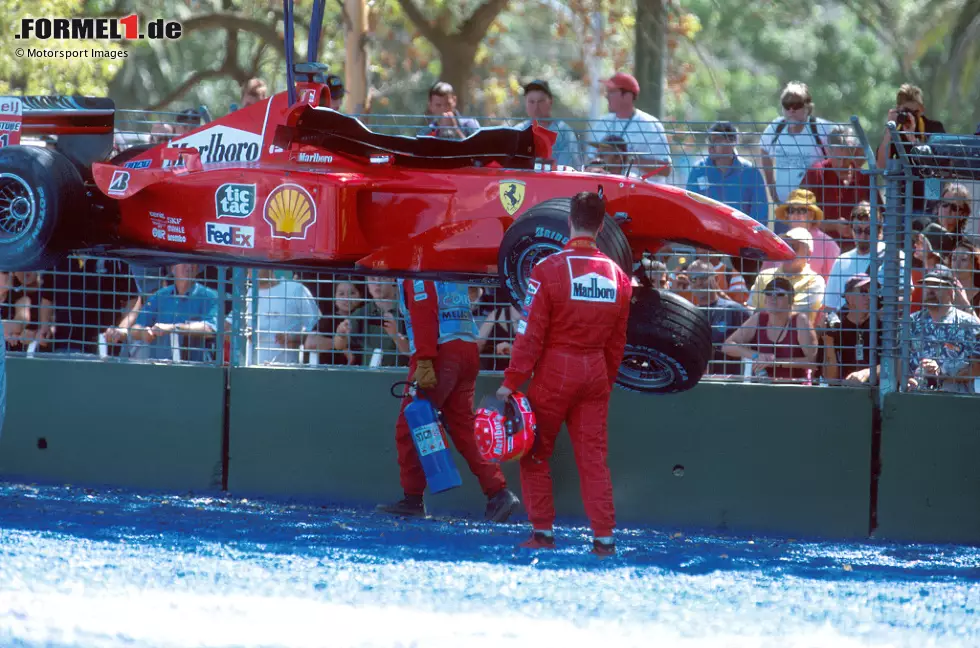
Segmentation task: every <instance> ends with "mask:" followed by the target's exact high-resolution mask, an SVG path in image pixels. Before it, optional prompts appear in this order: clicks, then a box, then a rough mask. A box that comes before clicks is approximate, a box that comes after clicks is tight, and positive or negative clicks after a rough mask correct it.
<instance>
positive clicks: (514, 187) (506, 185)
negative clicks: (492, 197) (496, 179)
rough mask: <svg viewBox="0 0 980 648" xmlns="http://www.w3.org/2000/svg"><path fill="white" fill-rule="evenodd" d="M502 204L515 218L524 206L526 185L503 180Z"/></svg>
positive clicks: (501, 190)
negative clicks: (516, 213) (515, 214)
mask: <svg viewBox="0 0 980 648" xmlns="http://www.w3.org/2000/svg"><path fill="white" fill-rule="evenodd" d="M500 204H501V205H503V206H504V209H506V210H507V213H508V214H510V215H511V216H513V215H514V213H515V212H516V211H517V210H518V209H520V208H521V205H523V204H524V183H523V182H521V181H520V180H501V181H500Z"/></svg>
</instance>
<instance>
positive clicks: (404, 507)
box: [378, 495, 425, 517]
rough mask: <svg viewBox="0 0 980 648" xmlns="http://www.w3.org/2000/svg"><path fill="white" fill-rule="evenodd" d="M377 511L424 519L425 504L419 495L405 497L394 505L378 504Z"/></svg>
mask: <svg viewBox="0 0 980 648" xmlns="http://www.w3.org/2000/svg"><path fill="white" fill-rule="evenodd" d="M378 510H379V511H381V512H382V513H388V514H390V515H401V516H402V517H425V502H424V501H423V500H422V496H421V495H406V496H405V498H404V499H402V500H400V501H398V502H395V503H394V504H379V505H378Z"/></svg>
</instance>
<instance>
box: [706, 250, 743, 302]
mask: <svg viewBox="0 0 980 648" xmlns="http://www.w3.org/2000/svg"><path fill="white" fill-rule="evenodd" d="M695 253H696V254H697V257H696V258H699V259H704V260H705V261H706V262H707V263H708V265H710V266H711V267H712V268H714V271H715V281H716V282H717V284H718V291H719V292H720V294H721V297H722V298H723V299H728V300H731V301H733V302H735V303H738V304H745V302H746V301H747V300H748V298H749V286H748V284H747V283H745V277H743V276H742V273H740V272H739V271H738V270H736V269H735V267H734V263H733V261H732V258H731V257H729V256H726V255H724V254H717V253H716V252H713V251H711V250H709V249H707V248H695Z"/></svg>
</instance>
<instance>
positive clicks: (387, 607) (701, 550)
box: [0, 484, 980, 648]
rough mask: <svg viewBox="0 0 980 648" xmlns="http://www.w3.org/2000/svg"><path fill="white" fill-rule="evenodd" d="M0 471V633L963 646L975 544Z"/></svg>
mask: <svg viewBox="0 0 980 648" xmlns="http://www.w3.org/2000/svg"><path fill="white" fill-rule="evenodd" d="M556 530H557V533H558V536H559V549H558V550H557V551H555V552H538V553H533V552H529V551H526V550H520V549H517V548H516V545H517V544H518V543H519V542H520V541H521V540H523V539H524V538H525V537H526V535H527V529H526V527H525V526H523V525H484V524H482V523H477V522H474V521H465V520H451V521H446V520H413V521H406V520H401V519H398V518H390V517H386V516H381V515H377V514H375V513H373V512H371V511H365V510H358V509H350V508H339V507H332V506H331V507H326V506H318V505H316V504H312V503H292V504H291V503H284V502H274V501H259V500H251V499H249V500H245V499H239V498H231V497H228V498H221V497H207V496H192V495H179V494H162V493H135V492H130V491H122V490H112V489H100V490H91V489H83V488H77V487H70V486H29V485H19V484H0V646H18V647H20V646H25V647H26V646H30V647H31V648H34V647H38V646H59V647H60V646H100V647H102V646H106V647H111V646H232V645H234V646H280V645H281V646H391V647H394V646H405V647H407V646H419V647H421V646H440V647H441V646H466V647H469V646H484V645H485V646H493V648H501V647H503V646H508V647H509V646H529V645H531V644H532V643H545V644H558V645H563V644H568V645H588V642H593V643H596V644H597V645H602V646H603V647H605V646H651V645H656V644H659V645H671V646H739V647H740V646H746V647H748V646H753V647H757V646H780V647H787V646H800V647H803V646H807V647H809V646H835V647H836V646H845V647H846V646H882V647H884V646H909V647H913V646H914V647H915V648H920V647H924V646H931V645H936V646H939V645H942V646H963V647H967V646H970V647H975V646H980V614H978V610H980V551H978V550H977V549H975V548H967V547H956V546H932V545H897V544H885V543H864V544H832V543H813V542H805V541H801V540H797V541H789V540H786V539H772V538H762V537H755V538H748V537H720V536H709V535H686V534H680V533H673V532H664V531H659V530H656V529H648V528H633V529H621V530H618V531H617V541H618V543H619V547H620V553H619V555H618V556H616V557H615V558H611V559H603V560H600V559H598V558H596V557H595V556H592V555H591V554H590V553H589V548H590V544H589V538H590V534H589V531H588V529H587V528H585V527H583V526H577V525H576V524H575V523H574V522H570V523H567V524H564V525H560V526H559V527H558V528H557V529H556Z"/></svg>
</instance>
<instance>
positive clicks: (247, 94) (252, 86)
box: [241, 78, 269, 108]
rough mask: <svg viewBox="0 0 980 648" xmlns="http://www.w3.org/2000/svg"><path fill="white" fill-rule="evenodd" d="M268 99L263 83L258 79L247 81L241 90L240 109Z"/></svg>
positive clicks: (267, 92)
mask: <svg viewBox="0 0 980 648" xmlns="http://www.w3.org/2000/svg"><path fill="white" fill-rule="evenodd" d="M268 98H269V91H268V89H267V88H266V86H265V81H263V80H262V79H258V78H252V79H249V80H248V81H247V82H246V83H245V86H244V87H243V88H242V105H241V107H242V108H247V107H248V106H251V105H252V104H254V103H258V102H260V101H264V100H266V99H268Z"/></svg>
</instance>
